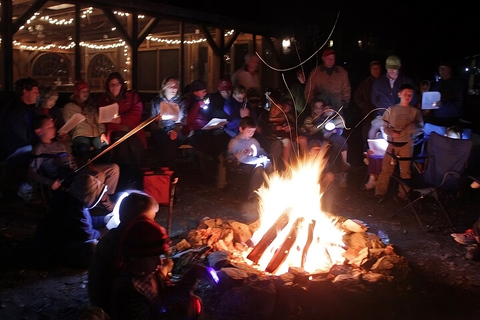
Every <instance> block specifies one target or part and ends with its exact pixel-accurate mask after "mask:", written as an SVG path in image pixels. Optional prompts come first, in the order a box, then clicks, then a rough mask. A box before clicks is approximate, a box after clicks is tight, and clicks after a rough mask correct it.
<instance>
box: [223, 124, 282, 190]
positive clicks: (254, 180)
mask: <svg viewBox="0 0 480 320" xmlns="http://www.w3.org/2000/svg"><path fill="white" fill-rule="evenodd" d="M239 130H240V133H239V134H238V135H237V136H235V137H233V138H232V139H231V140H230V142H229V144H228V152H227V153H228V156H227V157H232V158H235V159H236V161H237V162H238V168H239V169H240V171H241V172H242V173H244V174H248V175H250V181H249V185H248V189H247V198H248V199H252V198H253V197H254V192H255V190H257V189H259V188H260V187H261V186H262V184H263V183H264V174H263V173H264V172H265V173H266V174H267V175H269V174H270V173H272V172H273V167H272V164H271V162H270V160H269V159H268V158H267V153H266V152H265V150H263V149H262V147H261V146H260V143H259V142H258V141H257V139H255V138H253V135H254V134H255V131H256V130H257V125H256V123H255V121H254V120H253V118H252V117H243V118H242V119H241V120H240V126H239Z"/></svg>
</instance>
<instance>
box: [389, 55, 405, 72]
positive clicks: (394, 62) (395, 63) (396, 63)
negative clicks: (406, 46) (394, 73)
mask: <svg viewBox="0 0 480 320" xmlns="http://www.w3.org/2000/svg"><path fill="white" fill-rule="evenodd" d="M401 64H402V63H401V62H400V58H399V57H397V56H394V55H392V56H388V58H387V61H386V62H385V69H399V68H400V65H401Z"/></svg>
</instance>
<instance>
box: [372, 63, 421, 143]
mask: <svg viewBox="0 0 480 320" xmlns="http://www.w3.org/2000/svg"><path fill="white" fill-rule="evenodd" d="M401 66H402V63H401V61H400V58H399V57H398V56H395V55H391V56H388V58H387V60H386V61H385V69H387V72H386V73H385V74H384V75H382V76H380V77H378V78H377V79H376V80H375V81H374V82H373V87H372V103H373V105H374V106H375V108H376V109H380V110H377V111H376V113H375V118H374V119H373V120H372V124H371V126H370V130H369V131H368V138H369V139H376V138H378V135H381V136H382V135H383V133H382V129H381V128H382V125H383V120H382V116H383V113H384V112H385V110H386V109H387V108H389V107H391V106H393V105H396V104H398V103H400V98H399V96H398V90H399V89H400V87H401V86H402V85H404V84H409V85H411V86H413V87H415V85H414V83H413V81H412V79H410V78H409V77H407V76H406V75H404V74H402V73H401V72H400V71H401V70H400V67H401ZM415 103H416V97H415V96H413V97H412V101H411V102H410V104H411V105H413V106H414V105H415Z"/></svg>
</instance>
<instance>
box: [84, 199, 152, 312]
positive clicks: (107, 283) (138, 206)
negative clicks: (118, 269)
mask: <svg viewBox="0 0 480 320" xmlns="http://www.w3.org/2000/svg"><path fill="white" fill-rule="evenodd" d="M118 201H121V202H120V204H119V207H118V218H119V220H120V223H119V224H118V225H117V226H116V227H115V225H116V223H112V225H113V227H112V228H111V229H110V230H109V231H108V232H107V233H106V234H105V235H104V236H103V237H102V238H101V239H100V241H99V242H98V244H97V246H96V249H95V252H94V254H93V257H92V262H91V264H90V268H89V269H88V286H87V288H88V297H89V299H90V303H91V304H92V306H95V307H99V308H101V309H102V310H103V311H105V312H106V313H107V314H110V313H111V309H110V295H111V294H112V288H113V282H114V280H115V277H116V273H115V260H116V258H117V256H118V252H119V247H120V242H121V239H122V236H123V232H124V231H125V227H126V226H127V225H128V224H129V223H130V221H132V220H133V219H134V218H137V217H138V216H143V217H144V218H145V219H150V220H152V221H153V220H154V219H155V216H156V214H157V211H158V209H159V206H158V203H157V201H156V200H155V199H154V198H153V197H151V196H150V195H148V194H146V193H144V192H142V191H137V190H132V191H129V194H128V195H127V196H125V197H124V198H123V199H121V200H120V199H119V200H118ZM112 219H113V222H117V221H116V220H115V218H112ZM109 225H110V223H109ZM109 227H110V226H109Z"/></svg>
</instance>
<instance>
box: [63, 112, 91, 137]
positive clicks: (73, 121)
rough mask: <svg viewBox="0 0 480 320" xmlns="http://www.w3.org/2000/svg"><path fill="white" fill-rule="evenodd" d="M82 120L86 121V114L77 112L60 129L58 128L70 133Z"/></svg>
mask: <svg viewBox="0 0 480 320" xmlns="http://www.w3.org/2000/svg"><path fill="white" fill-rule="evenodd" d="M82 121H85V116H84V115H83V114H81V113H75V114H74V115H73V116H72V117H71V118H70V119H68V121H67V122H65V124H64V125H63V126H62V127H61V128H60V129H58V133H59V134H64V133H69V132H70V130H72V129H73V128H75V127H76V126H77V125H78V124H79V123H80V122H82Z"/></svg>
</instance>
